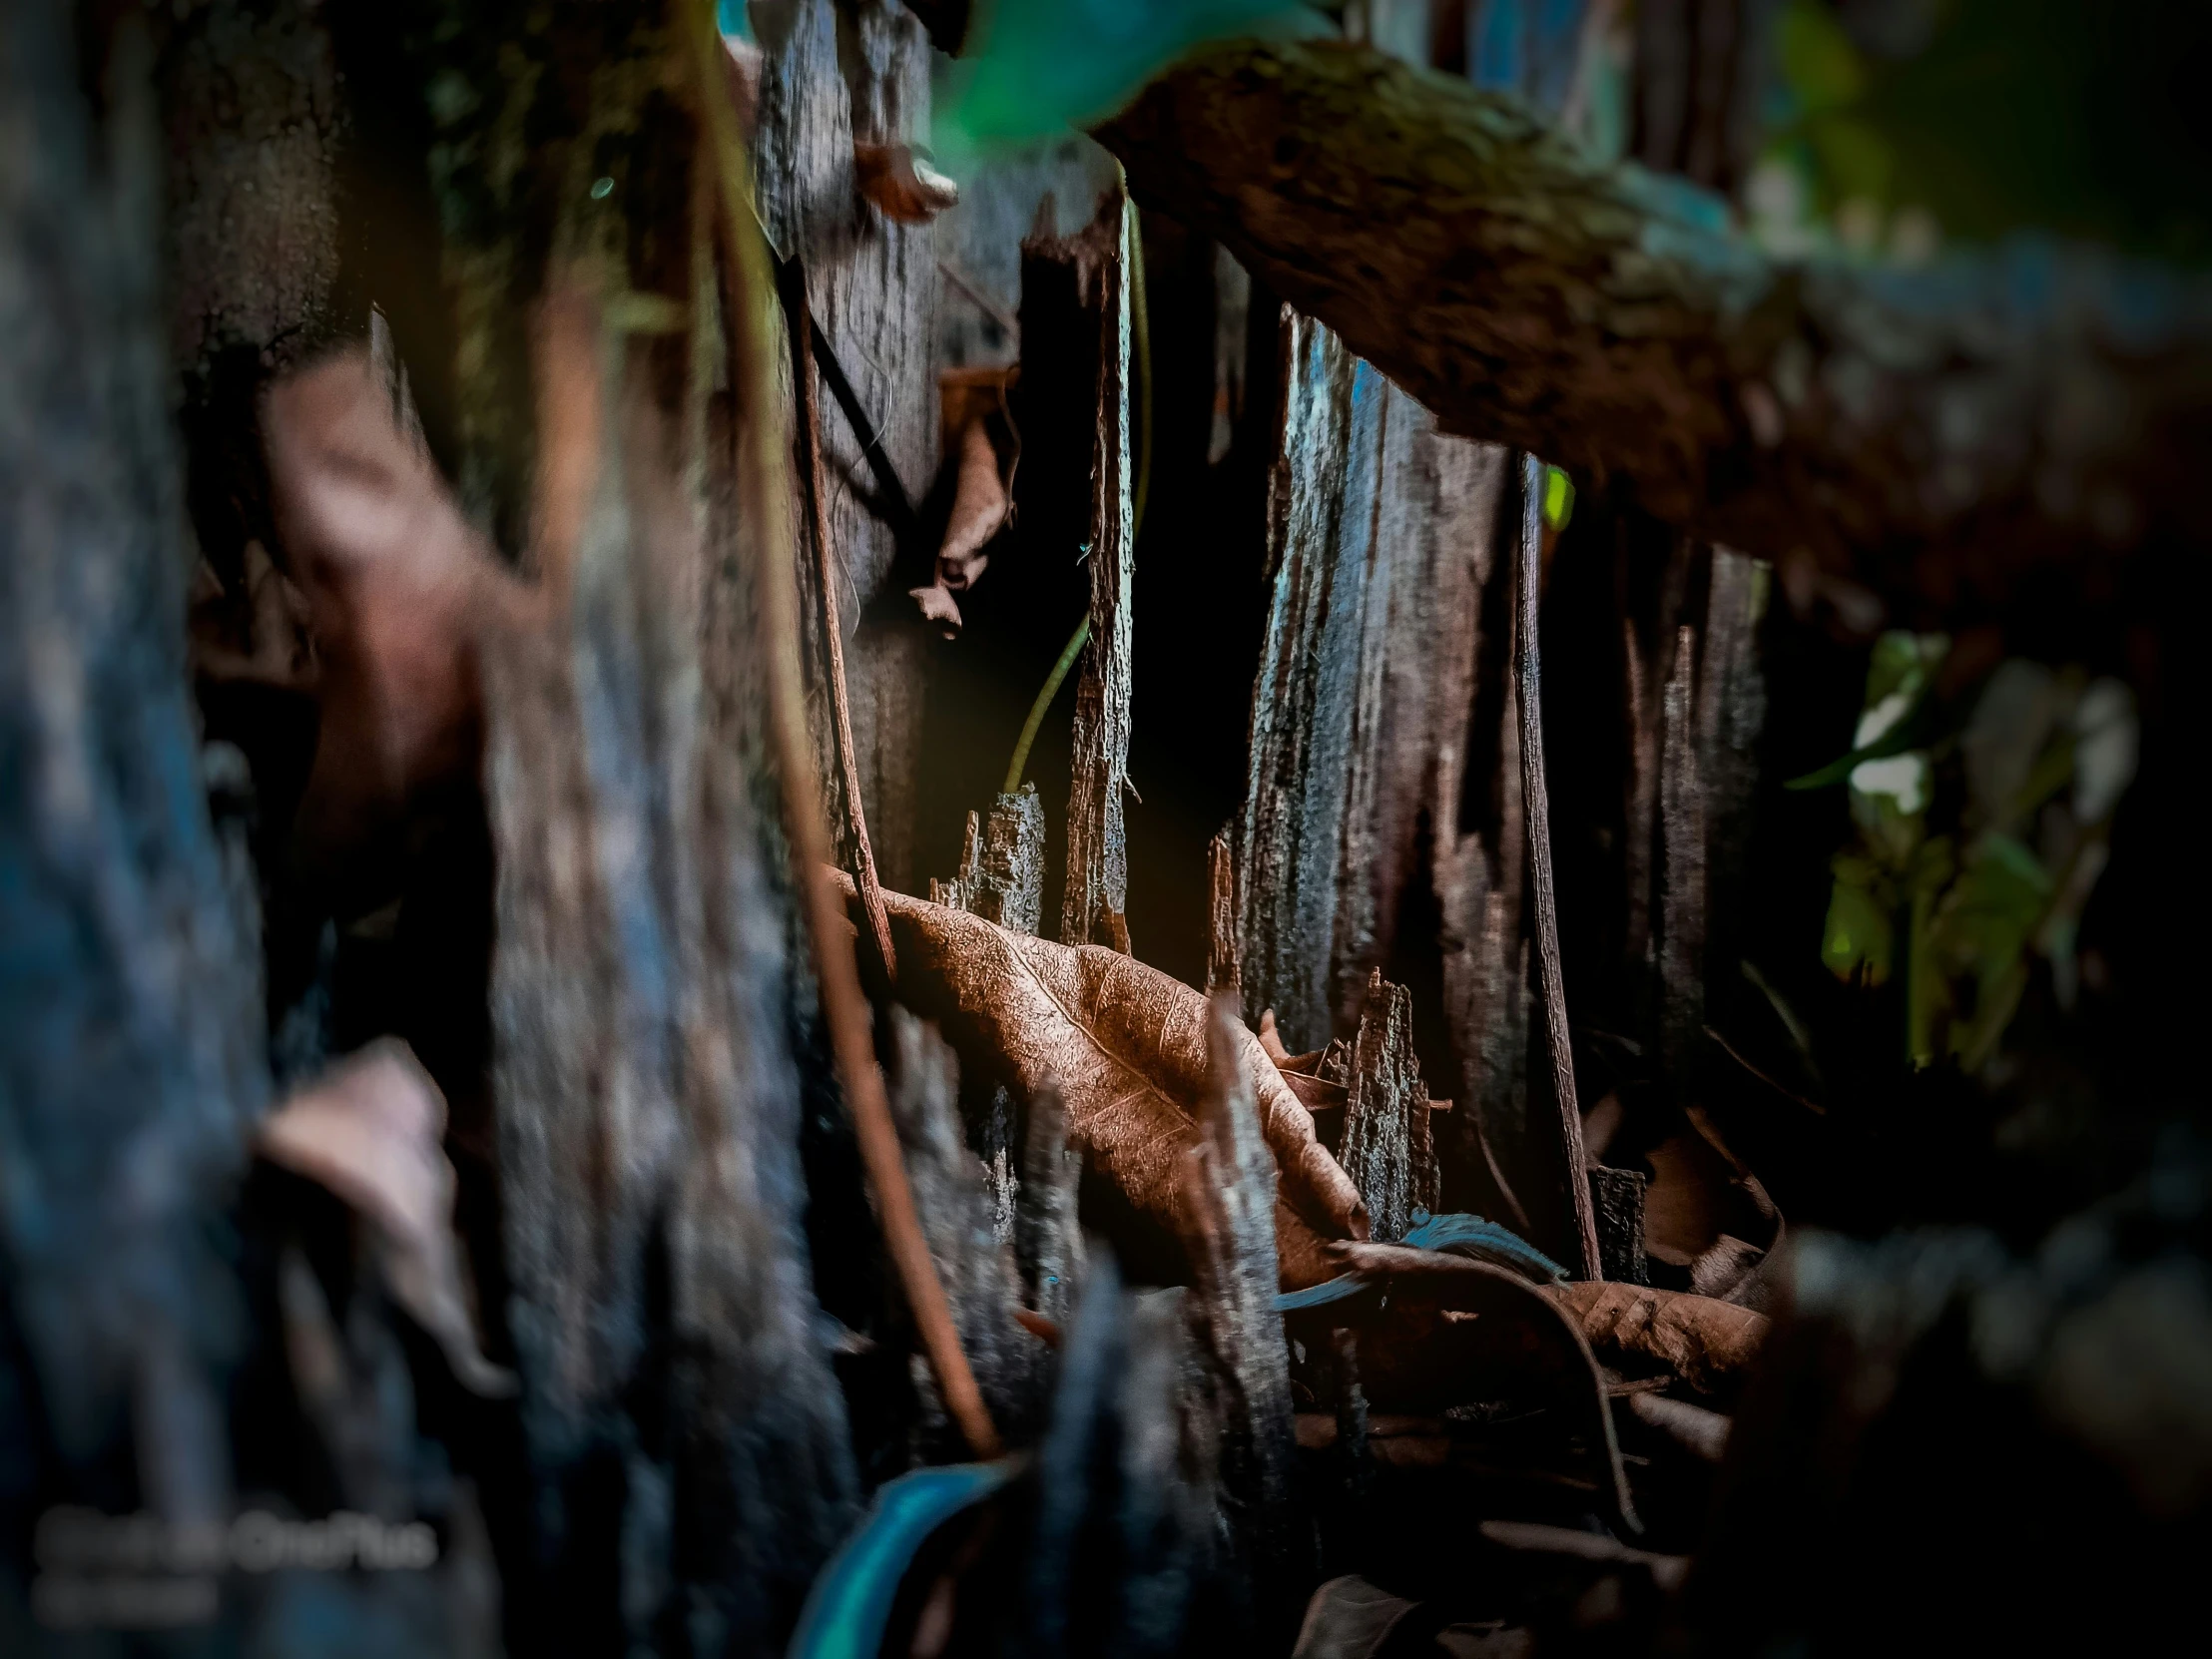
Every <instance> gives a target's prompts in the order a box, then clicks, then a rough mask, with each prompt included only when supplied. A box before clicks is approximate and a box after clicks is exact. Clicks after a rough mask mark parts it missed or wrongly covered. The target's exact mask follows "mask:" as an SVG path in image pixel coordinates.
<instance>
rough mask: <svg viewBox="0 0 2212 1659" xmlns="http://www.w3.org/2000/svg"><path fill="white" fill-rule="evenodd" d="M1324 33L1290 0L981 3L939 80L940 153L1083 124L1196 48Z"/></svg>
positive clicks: (1321, 24) (1320, 23)
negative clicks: (962, 49) (962, 46)
mask: <svg viewBox="0 0 2212 1659" xmlns="http://www.w3.org/2000/svg"><path fill="white" fill-rule="evenodd" d="M1327 27H1328V25H1327V23H1326V22H1325V20H1324V19H1323V18H1322V17H1321V16H1320V14H1319V13H1317V12H1315V11H1313V10H1312V9H1310V8H1309V7H1307V6H1304V5H1300V4H1295V3H1291V0H995V3H991V0H981V3H980V4H979V5H978V10H977V17H976V21H975V23H974V24H973V25H972V27H971V28H970V30H969V34H968V41H969V44H968V49H967V51H966V53H965V55H963V56H962V57H961V58H960V59H959V60H958V61H956V62H954V63H951V64H949V65H947V66H946V67H945V69H944V72H943V74H942V76H941V77H940V81H939V85H938V88H937V112H938V113H937V124H936V132H935V140H936V144H937V148H938V150H939V151H940V152H941V153H944V154H946V155H955V154H958V153H961V152H963V151H972V150H974V149H977V148H980V147H983V146H987V145H1001V144H1017V143H1021V142H1023V141H1026V140H1031V139H1037V138H1042V137H1045V136H1047V135H1050V134H1055V133H1060V132H1064V131H1065V130H1066V129H1067V128H1069V127H1071V126H1075V127H1081V126H1084V125H1086V124H1088V123H1090V122H1094V121H1097V120H1099V119H1101V118H1103V117H1104V116H1107V115H1110V114H1111V113H1112V112H1113V111H1114V110H1115V109H1116V108H1118V107H1119V106H1120V105H1121V104H1122V103H1124V102H1126V101H1127V100H1128V99H1129V98H1130V96H1131V95H1133V94H1134V93H1135V92H1136V91H1137V89H1138V88H1139V87H1141V86H1143V85H1144V83H1145V82H1146V81H1148V80H1150V79H1151V78H1152V77H1153V76H1154V75H1155V74H1157V73H1158V72H1159V71H1160V70H1162V69H1164V68H1166V67H1167V65H1169V64H1170V63H1173V62H1174V61H1175V60H1176V59H1177V58H1179V57H1181V56H1182V55H1183V54H1184V53H1185V52H1188V51H1189V50H1190V49H1191V48H1192V47H1194V46H1198V45H1202V44H1204V43H1205V42H1207V41H1213V40H1225V39H1229V38H1231V37H1234V36H1238V35H1265V36H1269V37H1273V38H1282V37H1284V36H1288V35H1306V34H1318V33H1321V32H1323V31H1325V30H1326V29H1327Z"/></svg>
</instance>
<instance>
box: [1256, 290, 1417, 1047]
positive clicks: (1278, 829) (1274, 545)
mask: <svg viewBox="0 0 2212 1659" xmlns="http://www.w3.org/2000/svg"><path fill="white" fill-rule="evenodd" d="M1283 316H1284V320H1283V332H1282V349H1283V351H1284V354H1285V377H1284V385H1285V390H1284V394H1283V395H1284V401H1283V410H1282V417H1281V423H1280V427H1279V437H1278V447H1277V451H1276V456H1275V461H1274V467H1273V472H1272V475H1271V478H1270V482H1269V489H1268V569H1269V576H1270V584H1271V588H1272V592H1271V596H1270V601H1269V610H1268V624H1267V636H1266V643H1265V645H1264V646H1263V648H1262V655H1261V660H1260V669H1259V674H1258V678H1257V680H1256V682H1255V685H1254V688H1253V694H1252V729H1251V740H1250V746H1249V750H1248V755H1249V760H1248V763H1247V764H1248V771H1247V782H1246V788H1245V805H1244V811H1243V814H1242V815H1241V821H1240V824H1239V842H1240V844H1239V848H1238V857H1237V863H1238V869H1239V871H1240V875H1241V880H1240V882H1239V892H1238V905H1239V916H1238V934H1239V939H1240V950H1239V958H1240V966H1241V971H1242V975H1243V983H1244V988H1245V995H1246V996H1247V997H1248V998H1249V999H1250V1001H1251V1003H1252V1005H1253V1006H1254V1007H1256V1008H1260V1009H1268V1008H1273V1009H1274V1010H1275V1017H1276V1023H1277V1027H1278V1029H1279V1030H1280V1031H1281V1032H1282V1035H1283V1041H1284V1044H1285V1046H1286V1047H1288V1048H1290V1049H1291V1050H1293V1051H1299V1050H1305V1049H1311V1048H1318V1047H1320V1046H1321V1045H1322V1044H1323V1043H1325V1042H1327V1041H1328V1040H1329V1038H1330V1036H1331V1035H1332V1034H1333V1028H1334V1025H1335V1023H1336V1022H1335V1015H1336V1003H1335V997H1334V985H1333V980H1334V977H1335V973H1334V969H1335V966H1336V963H1337V960H1338V958H1337V952H1336V940H1337V927H1338V916H1339V912H1340V909H1341V908H1342V905H1343V897H1342V895H1343V892H1344V879H1343V861H1344V856H1343V855H1344V838H1345V825H1346V822H1347V815H1348V811H1349V802H1350V797H1351V790H1352V780H1353V776H1354V772H1355V768H1356V767H1357V765H1358V761H1357V759H1356V751H1355V728H1356V725H1357V723H1358V715H1357V711H1358V706H1359V701H1360V688H1361V659H1362V648H1363V646H1364V644H1365V643H1366V640H1367V634H1368V629H1367V608H1368V595H1369V589H1370V586H1371V583H1372V580H1373V569H1374V564H1375V561H1376V558H1377V556H1378V555H1377V549H1376V543H1375V502H1376V484H1375V475H1376V468H1377V466H1378V464H1379V459H1380V455H1379V451H1380V449H1381V447H1382V442H1383V431H1384V427H1385V422H1386V419H1387V415H1386V412H1385V411H1386V408H1387V405H1388V404H1389V402H1390V395H1391V394H1390V388H1389V386H1388V384H1387V382H1385V381H1384V380H1383V377H1382V376H1381V375H1380V374H1378V373H1376V371H1375V370H1374V369H1372V368H1370V367H1369V366H1368V365H1367V364H1366V363H1363V362H1361V361H1360V360H1359V359H1358V358H1356V357H1354V356H1353V355H1352V353H1351V352H1350V351H1349V350H1347V349H1346V347H1345V346H1344V345H1343V344H1342V343H1341V342H1340V341H1339V340H1338V339H1337V337H1336V336H1335V335H1334V334H1332V333H1331V332H1330V331H1329V330H1328V329H1327V328H1324V327H1323V326H1321V325H1320V324H1319V323H1316V322H1314V321H1312V320H1311V319H1310V318H1307V317H1304V316H1300V315H1298V314H1297V313H1296V312H1294V311H1291V310H1290V309H1289V308H1288V307H1285V309H1284V313H1283ZM1365 775H1366V774H1363V776H1365Z"/></svg>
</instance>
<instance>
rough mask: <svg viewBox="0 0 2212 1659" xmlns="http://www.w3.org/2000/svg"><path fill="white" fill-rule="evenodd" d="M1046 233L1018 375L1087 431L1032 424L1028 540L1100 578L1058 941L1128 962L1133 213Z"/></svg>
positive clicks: (1031, 255)
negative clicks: (1065, 233)
mask: <svg viewBox="0 0 2212 1659" xmlns="http://www.w3.org/2000/svg"><path fill="white" fill-rule="evenodd" d="M1047 223H1048V222H1047V221H1046V219H1045V216H1044V215H1043V214H1041V213H1040V215H1039V229H1038V230H1037V231H1035V232H1034V233H1032V234H1031V236H1030V237H1029V238H1028V240H1027V241H1025V242H1024V243H1023V244H1022V245H1021V349H1022V377H1023V380H1024V382H1025V383H1026V384H1029V385H1031V386H1037V385H1045V384H1051V385H1053V386H1055V387H1056V388H1058V395H1057V396H1056V398H1055V399H1054V402H1055V403H1059V402H1061V401H1062V400H1064V401H1065V406H1066V407H1067V408H1069V409H1070V410H1073V411H1080V418H1081V420H1082V421H1083V424H1084V426H1085V427H1086V428H1087V432H1080V431H1077V430H1075V429H1073V428H1070V429H1068V430H1066V431H1061V430H1058V429H1056V428H1057V424H1058V423H1053V422H1040V421H1038V420H1035V419H1031V420H1029V421H1026V422H1025V423H1024V430H1023V460H1024V464H1023V467H1022V469H1021V470H1022V477H1021V479H1020V482H1019V496H1020V499H1021V501H1022V511H1023V513H1024V515H1025V517H1024V526H1023V528H1024V533H1025V534H1026V535H1028V536H1030V537H1032V538H1038V539H1040V540H1041V541H1042V543H1043V545H1044V546H1045V547H1046V548H1047V550H1048V556H1049V557H1054V558H1059V557H1063V556H1064V557H1066V558H1068V559H1070V560H1073V561H1076V562H1079V563H1081V564H1083V565H1084V566H1085V568H1086V569H1087V571H1088V572H1089V577H1090V613H1089V621H1090V643H1089V645H1088V646H1087V647H1086V648H1085V650H1084V652H1083V665H1082V669H1081V673H1080V676H1079V678H1078V679H1077V681H1076V688H1075V728H1074V737H1073V746H1074V752H1073V772H1074V777H1073V781H1072V783H1071V784H1070V786H1069V791H1068V864H1067V886H1066V888H1065V890H1064V893H1063V896H1062V899H1061V907H1060V938H1061V941H1062V942H1063V943H1066V944H1104V945H1111V946H1112V947H1113V948H1115V949H1116V950H1120V951H1123V952H1125V953H1126V952H1127V951H1128V949H1129V924H1128V920H1127V918H1126V914H1125V912H1126V911H1127V909H1128V905H1129V853H1128V846H1127V841H1126V838H1125V836H1124V833H1123V829H1122V795H1123V792H1124V791H1126V790H1127V789H1128V787H1129V775H1128V769H1129V689H1130V678H1129V676H1130V654H1129V640H1130V636H1129V629H1130V622H1131V607H1130V577H1131V562H1130V553H1131V542H1132V539H1133V530H1132V525H1131V512H1132V504H1131V494H1130V492H1131V487H1132V482H1133V480H1132V477H1131V471H1132V468H1131V456H1132V451H1131V446H1130V430H1129V390H1128V388H1129V349H1130V306H1129V259H1130V254H1129V248H1130V241H1129V239H1130V209H1129V205H1128V202H1127V200H1126V199H1125V198H1124V197H1123V196H1122V195H1121V193H1120V192H1119V191H1118V190H1116V191H1113V192H1110V193H1108V194H1107V196H1106V197H1105V198H1104V199H1103V200H1102V201H1101V202H1100V204H1099V211H1098V216H1097V218H1095V219H1093V220H1092V221H1091V223H1090V224H1089V225H1087V226H1085V227H1084V228H1083V229H1082V230H1080V231H1078V232H1077V233H1076V234H1075V235H1074V236H1072V237H1056V236H1053V235H1051V234H1050V232H1049V230H1048V229H1047V228H1046V226H1047ZM1069 418H1070V419H1071V420H1072V419H1074V418H1076V417H1075V416H1074V415H1071V416H1070V417H1069Z"/></svg>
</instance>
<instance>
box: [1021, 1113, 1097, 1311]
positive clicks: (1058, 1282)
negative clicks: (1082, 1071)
mask: <svg viewBox="0 0 2212 1659" xmlns="http://www.w3.org/2000/svg"><path fill="white" fill-rule="evenodd" d="M1082 1177H1083V1154H1082V1151H1081V1149H1080V1148H1078V1147H1076V1146H1074V1145H1072V1144H1070V1142H1069V1140H1068V1115H1067V1102H1066V1101H1064V1100H1063V1099H1061V1097H1060V1091H1059V1090H1058V1089H1057V1088H1055V1087H1053V1086H1052V1085H1050V1084H1047V1085H1046V1086H1044V1087H1043V1088H1040V1089H1038V1090H1037V1091H1036V1092H1035V1093H1034V1094H1032V1095H1031V1096H1030V1097H1029V1133H1028V1138H1027V1142H1026V1144H1025V1145H1024V1147H1023V1150H1022V1159H1021V1188H1020V1191H1019V1192H1018V1193H1017V1194H1016V1196H1015V1201H1014V1253H1015V1256H1016V1257H1017V1258H1018V1259H1019V1261H1020V1263H1021V1276H1022V1283H1023V1286H1024V1287H1025V1289H1026V1290H1027V1292H1028V1298H1029V1306H1030V1307H1031V1308H1034V1309H1035V1310H1036V1311H1037V1312H1038V1313H1040V1314H1042V1315H1043V1316H1044V1317H1045V1318H1046V1319H1048V1320H1053V1321H1055V1322H1057V1323H1058V1324H1059V1325H1060V1326H1061V1327H1062V1329H1065V1328H1066V1325H1067V1319H1068V1315H1069V1313H1070V1311H1071V1310H1072V1309H1073V1308H1074V1306H1075V1298H1076V1294H1077V1292H1078V1291H1079V1290H1080V1288H1081V1285H1082V1279H1083V1259H1084V1258H1083V1230H1082V1228H1081V1226H1080V1225H1079V1224H1078V1222H1077V1220H1076V1203H1075V1201H1076V1189H1077V1187H1078V1185H1079V1183H1080V1182H1081V1180H1082Z"/></svg>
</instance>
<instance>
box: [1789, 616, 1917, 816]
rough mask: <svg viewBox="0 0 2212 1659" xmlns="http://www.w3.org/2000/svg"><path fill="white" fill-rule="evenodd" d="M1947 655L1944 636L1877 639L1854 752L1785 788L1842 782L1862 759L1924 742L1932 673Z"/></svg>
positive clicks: (1821, 786) (1875, 758) (1883, 757)
mask: <svg viewBox="0 0 2212 1659" xmlns="http://www.w3.org/2000/svg"><path fill="white" fill-rule="evenodd" d="M1949 653H1950V637H1949V636H1948V635H1947V634H1910V633H1906V632H1904V631H1902V630H1893V631H1891V632H1890V633H1887V634H1884V635H1883V636H1882V637H1881V638H1880V639H1878V640H1876V641H1875V644H1874V654H1873V656H1872V657H1871V658H1870V659H1869V661H1868V664H1867V696H1866V702H1865V704H1864V705H1863V707H1862V709H1861V712H1860V716H1859V730H1858V731H1857V732H1856V733H1855V734H1854V735H1853V737H1852V748H1851V752H1850V753H1849V754H1848V755H1844V756H1842V757H1840V758H1838V759H1836V760H1833V761H1831V762H1829V763H1828V765H1826V766H1824V767H1822V768H1820V769H1819V770H1818V771H1816V772H1808V773H1806V774H1805V775H1804V776H1803V777H1801V778H1792V779H1791V780H1789V782H1787V783H1785V784H1784V785H1783V786H1782V787H1783V788H1784V789H1786V790H1822V789H1827V788H1829V787H1830V786H1831V785H1834V784H1841V783H1843V782H1844V781H1845V780H1846V779H1848V778H1850V776H1851V775H1852V773H1854V772H1855V771H1857V770H1858V768H1859V766H1860V764H1861V763H1862V762H1866V761H1884V760H1888V759H1889V758H1890V757H1891V756H1893V755H1903V754H1905V753H1906V752H1907V751H1908V750H1912V749H1919V748H1921V747H1923V745H1924V744H1925V743H1926V741H1927V737H1928V734H1927V731H1926V725H1927V720H1928V716H1929V694H1930V692H1931V691H1932V690H1933V689H1934V686H1935V681H1936V669H1937V668H1938V667H1940V666H1941V664H1942V661H1943V659H1944V657H1946V656H1947V655H1949Z"/></svg>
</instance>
